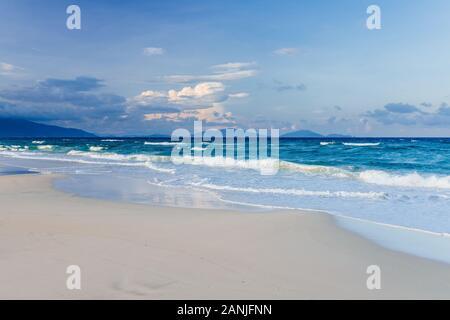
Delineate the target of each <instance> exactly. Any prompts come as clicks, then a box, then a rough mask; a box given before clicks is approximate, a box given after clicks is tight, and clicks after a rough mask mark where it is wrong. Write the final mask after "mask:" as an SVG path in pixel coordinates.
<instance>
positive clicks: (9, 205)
mask: <svg viewBox="0 0 450 320" xmlns="http://www.w3.org/2000/svg"><path fill="white" fill-rule="evenodd" d="M53 178H54V176H52V175H15V176H14V175H13V176H1V177H0V202H1V210H0V271H1V272H0V298H1V299H17V298H18V299H34V298H38V299H330V298H333V299H347V298H356V299H379V298H383V299H392V298H450V266H448V265H445V264H443V263H438V262H434V261H430V260H426V259H421V258H417V257H413V256H409V255H406V254H403V253H399V252H394V251H389V250H387V249H384V248H381V247H379V246H378V245H376V244H373V243H371V242H369V241H368V240H365V239H363V238H361V237H359V236H357V235H354V234H352V233H350V232H347V231H345V230H343V229H341V228H338V227H337V226H336V225H335V223H334V220H333V218H332V217H331V216H329V215H327V214H325V213H324V214H321V213H308V212H301V211H284V212H282V211H279V212H276V211H274V212H265V213H245V212H233V211H229V212H227V211H222V210H197V209H182V208H159V207H151V206H146V205H135V204H126V203H118V202H117V203H116V202H108V201H102V200H95V199H87V198H80V197H75V196H72V195H70V194H65V193H62V192H60V191H56V190H54V189H53V188H52V179H53ZM373 264H376V265H378V266H380V268H381V286H382V287H381V290H368V289H367V287H366V279H367V277H368V275H367V274H366V268H367V266H369V265H373ZM69 265H79V266H80V267H81V283H82V288H81V290H68V289H67V288H66V278H67V276H68V275H67V274H66V268H67V266H69Z"/></svg>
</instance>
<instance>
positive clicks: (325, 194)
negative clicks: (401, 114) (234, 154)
mask: <svg viewBox="0 0 450 320" xmlns="http://www.w3.org/2000/svg"><path fill="white" fill-rule="evenodd" d="M279 146H280V149H279V156H280V163H279V171H278V173H277V174H275V175H261V173H260V171H259V170H255V169H254V168H253V169H252V168H249V166H248V165H247V164H248V163H246V161H232V162H228V163H226V164H224V163H223V162H221V161H219V159H217V158H209V159H208V160H207V161H203V162H195V161H194V163H191V164H178V165H176V164H174V163H172V161H171V158H170V155H171V152H172V150H173V148H175V147H177V144H176V143H174V142H171V141H169V140H168V139H144V138H98V139H40V140H39V139H34V140H32V139H13V140H7V139H3V140H0V163H1V164H4V165H7V166H9V167H14V168H16V169H17V168H20V170H32V171H37V172H42V173H50V172H52V173H65V174H67V178H65V179H62V180H59V181H57V183H56V186H57V188H60V189H63V190H65V191H68V192H72V193H76V194H79V195H82V196H87V197H100V198H107V199H114V200H124V201H130V202H137V203H148V204H153V205H162V206H165V205H167V206H186V207H209V208H238V209H244V210H245V209H248V210H250V211H251V210H267V209H270V208H301V209H314V210H323V211H327V212H330V213H332V214H335V215H344V216H346V217H350V218H355V219H362V220H363V221H371V222H376V223H380V224H386V225H394V226H398V227H405V228H407V229H418V230H422V231H426V232H432V233H436V234H440V235H442V236H445V235H446V234H447V233H450V139H447V138H432V139H431V138H430V139H428V138H427V139H424V138H392V139H390V138H370V139H364V138H357V139H356V138H355V139H350V138H345V139H331V138H330V139H327V138H315V139H280V144H279ZM203 147H207V145H204V146H203ZM194 149H195V148H193V150H192V152H193V153H194V152H195V151H197V155H198V152H201V148H200V150H199V148H198V147H197V148H196V149H195V150H194ZM222 160H223V159H222ZM250 167H252V166H250Z"/></svg>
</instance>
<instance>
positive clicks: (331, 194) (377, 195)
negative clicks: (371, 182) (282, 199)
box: [191, 183, 388, 200]
mask: <svg viewBox="0 0 450 320" xmlns="http://www.w3.org/2000/svg"><path fill="white" fill-rule="evenodd" d="M191 185H192V186H195V187H203V188H207V189H212V190H220V191H238V192H248V193H270V194H280V195H294V196H310V197H324V198H364V199H372V200H376V199H386V198H387V197H388V195H387V194H386V193H384V192H355V191H311V190H305V189H282V188H246V187H232V186H227V185H216V184H211V183H191Z"/></svg>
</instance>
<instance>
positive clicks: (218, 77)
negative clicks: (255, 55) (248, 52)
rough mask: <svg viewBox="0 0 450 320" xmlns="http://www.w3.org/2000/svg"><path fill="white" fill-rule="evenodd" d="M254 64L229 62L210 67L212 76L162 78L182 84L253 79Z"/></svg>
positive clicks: (171, 76) (255, 72) (254, 73)
mask: <svg viewBox="0 0 450 320" xmlns="http://www.w3.org/2000/svg"><path fill="white" fill-rule="evenodd" d="M255 66H256V63H255V62H229V63H224V64H218V65H214V66H212V67H211V69H213V70H214V72H213V74H207V75H170V76H166V77H164V79H165V80H166V81H168V82H174V83H183V82H193V81H232V80H239V79H244V78H250V77H254V76H255V75H256V74H257V70H256V69H255V68H254V67H255Z"/></svg>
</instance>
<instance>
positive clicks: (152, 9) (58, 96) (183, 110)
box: [0, 0, 450, 136]
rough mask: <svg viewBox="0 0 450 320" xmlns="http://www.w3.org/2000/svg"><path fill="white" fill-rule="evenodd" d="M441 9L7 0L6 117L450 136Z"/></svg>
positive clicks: (0, 50) (446, 7) (2, 51)
mask: <svg viewBox="0 0 450 320" xmlns="http://www.w3.org/2000/svg"><path fill="white" fill-rule="evenodd" d="M373 4H375V5H377V6H379V8H380V10H381V29H377V30H369V29H368V28H367V26H366V20H367V18H368V17H369V15H370V14H368V13H367V8H368V6H369V5H373ZM69 5H78V6H79V8H80V10H81V29H79V30H78V29H74V30H70V29H68V28H67V26H66V20H67V19H68V17H69V16H70V14H67V13H66V9H67V7H68V6H69ZM449 13H450V2H449V1H448V0H434V1H419V0H409V1H406V0H396V1H381V0H371V1H365V0H342V1H332V0H328V1H300V0H293V1H290V0H283V1H275V0H273V1H269V0H258V1H256V0H255V1H251V0H248V1H243V0H240V1H237V0H228V1H223V0H222V1H216V0H209V1H203V0H195V1H194V0H191V1H187V0H186V1H181V0H180V1H175V0H174V1H138V0H130V1H116V0H108V1H106V0H105V1H102V0H96V1H76V0H72V1H64V0H40V1H33V0H1V1H0V16H1V19H0V117H14V118H24V119H29V120H33V121H37V122H41V123H48V124H56V125H61V126H67V127H75V128H80V129H84V130H87V131H91V132H94V133H97V134H102V135H148V134H160V133H171V132H172V131H173V130H174V129H176V128H180V127H184V128H188V129H189V128H191V129H192V128H193V121H194V120H201V121H203V122H204V126H205V127H216V128H225V127H239V128H277V129H280V130H281V132H288V131H294V130H314V131H318V132H320V133H324V134H330V133H341V134H349V135H355V136H449V135H450V61H449V52H450V19H449Z"/></svg>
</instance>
